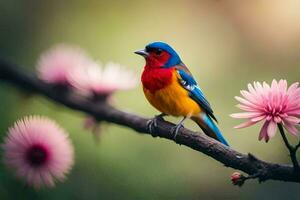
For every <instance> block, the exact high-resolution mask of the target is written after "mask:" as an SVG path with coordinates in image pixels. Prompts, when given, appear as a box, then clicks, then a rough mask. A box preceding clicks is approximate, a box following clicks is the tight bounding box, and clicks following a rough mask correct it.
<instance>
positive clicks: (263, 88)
mask: <svg viewBox="0 0 300 200" xmlns="http://www.w3.org/2000/svg"><path fill="white" fill-rule="evenodd" d="M248 90H249V91H246V90H242V91H241V94H242V96H243V98H242V97H235V98H236V100H238V101H239V102H240V104H238V105H237V107H238V108H240V109H242V110H244V111H246V112H243V113H236V114H232V115H231V116H232V117H234V118H245V119H248V121H246V122H245V123H242V124H240V125H238V126H236V127H235V128H244V127H248V126H251V125H253V124H256V123H257V122H259V121H264V124H263V126H262V128H261V131H260V134H259V140H261V139H263V138H264V139H265V141H266V142H267V141H268V140H269V139H270V138H272V137H273V136H274V135H275V133H276V130H277V124H278V123H282V124H283V126H284V127H285V128H286V129H287V130H288V131H289V132H290V133H291V134H292V135H294V136H297V135H298V134H299V131H298V130H297V128H296V126H297V125H298V124H299V123H300V119H299V117H300V88H299V83H298V82H297V83H294V84H292V85H291V86H290V87H289V88H288V87H287V81H286V80H280V81H279V82H277V81H276V80H273V81H272V84H271V86H269V85H268V84H267V83H265V82H263V84H261V83H259V82H254V83H253V86H252V85H251V84H248Z"/></svg>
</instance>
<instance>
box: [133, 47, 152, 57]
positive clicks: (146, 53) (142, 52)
mask: <svg viewBox="0 0 300 200" xmlns="http://www.w3.org/2000/svg"><path fill="white" fill-rule="evenodd" d="M134 53H135V54H138V55H140V56H143V57H145V58H146V57H147V56H149V53H148V52H146V50H145V49H142V50H138V51H135V52H134Z"/></svg>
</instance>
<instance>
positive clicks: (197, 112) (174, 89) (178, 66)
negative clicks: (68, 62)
mask: <svg viewBox="0 0 300 200" xmlns="http://www.w3.org/2000/svg"><path fill="white" fill-rule="evenodd" d="M135 53H136V54H138V55H141V56H143V57H144V58H145V60H146V65H145V67H144V71H143V73H142V77H141V80H142V84H143V90H144V94H145V96H146V98H147V99H148V101H149V102H150V104H151V105H152V106H154V107H155V108H156V109H157V110H159V111H160V112H161V114H160V115H157V116H155V117H154V118H153V119H151V120H150V121H149V123H148V126H149V130H150V132H151V133H152V132H153V130H154V128H155V126H156V124H157V120H159V119H162V117H163V116H166V115H171V116H176V117H180V116H181V117H183V119H182V120H181V121H180V122H179V123H178V124H177V125H176V126H175V127H174V128H173V130H172V132H173V133H174V139H175V138H176V136H177V134H178V131H179V129H180V128H181V127H183V123H184V121H185V120H186V119H188V118H190V119H192V120H193V121H195V122H196V123H197V124H198V125H199V126H200V128H201V129H202V130H203V132H204V133H205V134H207V135H208V136H210V137H212V138H214V139H216V140H218V141H220V142H221V143H223V144H225V145H227V146H228V143H227V142H226V140H225V138H224V137H223V136H222V133H221V131H220V130H219V129H218V127H217V126H216V125H215V123H214V122H213V120H212V119H214V120H215V121H217V120H216V118H215V116H214V114H213V110H212V109H211V106H210V104H209V103H208V101H207V100H206V98H205V96H204V94H203V92H202V90H201V89H200V87H199V86H198V84H197V82H196V81H195V79H194V78H193V76H192V74H191V72H190V71H189V70H188V68H187V67H186V66H185V65H184V63H183V62H182V61H181V59H180V57H179V56H178V54H177V53H176V51H175V50H174V49H173V48H172V47H171V46H169V45H168V44H166V43H164V42H153V43H150V44H148V45H147V46H146V48H145V49H143V50H139V51H136V52H135Z"/></svg>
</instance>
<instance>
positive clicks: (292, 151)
mask: <svg viewBox="0 0 300 200" xmlns="http://www.w3.org/2000/svg"><path fill="white" fill-rule="evenodd" d="M278 129H279V131H280V134H281V136H282V139H283V141H284V144H285V146H286V147H287V148H288V150H289V152H290V156H291V160H292V163H293V166H294V169H295V171H299V170H300V166H299V163H298V161H297V156H296V152H297V149H298V148H299V147H300V143H299V144H298V145H297V146H296V147H293V146H292V145H291V144H290V143H289V141H288V139H287V137H286V135H285V133H284V129H283V127H282V124H278Z"/></svg>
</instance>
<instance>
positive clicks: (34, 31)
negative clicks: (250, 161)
mask: <svg viewBox="0 0 300 200" xmlns="http://www.w3.org/2000/svg"><path fill="white" fill-rule="evenodd" d="M299 10H300V2H299V1H297V0H273V1H268V0H261V1H258V0H253V1H247V2H246V1H238V0H236V1H233V0H232V1H226V0H207V1H205V0H202V1H196V0H186V1H180V0H173V1H159V0H151V1H143V0H136V1H109V0H107V1H102V0H101V1H100V0H94V1H85V0H82V1H79V0H78V1H65V0H43V1H37V0H26V1H21V0H1V1H0V52H1V56H4V57H6V58H8V59H10V60H12V61H13V62H15V63H17V64H20V65H22V66H27V67H28V69H27V70H34V67H35V64H36V60H37V58H38V57H39V55H40V53H41V52H43V51H44V50H46V49H48V48H49V47H51V46H52V45H54V44H57V43H61V42H63V43H69V44H75V45H79V46H80V47H82V48H83V49H85V50H87V51H88V52H89V53H90V54H91V55H92V56H93V57H94V58H95V59H97V60H101V61H102V62H104V63H105V62H108V61H115V62H119V63H121V64H122V65H125V66H127V67H128V68H130V69H132V70H134V71H135V72H136V73H137V74H140V73H141V71H142V66H143V64H144V61H143V59H142V58H140V57H138V56H136V55H134V54H133V51H134V50H136V49H140V48H143V47H144V46H145V44H147V43H148V42H151V41H155V40H163V41H166V42H168V43H170V44H171V45H172V46H173V47H174V48H175V49H176V50H177V51H178V52H179V54H180V55H181V57H182V59H183V61H184V62H185V64H186V65H187V66H189V67H190V69H191V71H192V73H193V74H194V76H195V77H196V79H197V80H198V82H199V84H200V85H201V87H202V89H203V90H204V92H205V94H206V96H207V97H208V99H209V101H210V102H211V104H212V106H213V108H214V110H215V113H216V115H217V117H218V119H219V126H220V128H221V130H222V131H223V132H224V135H225V136H226V138H227V139H228V141H229V143H230V144H231V146H232V147H233V148H235V149H236V150H238V151H241V152H244V153H247V152H252V153H254V154H255V155H257V156H258V157H259V158H262V159H265V160H268V161H274V162H279V163H289V162H290V161H289V157H288V154H287V150H286V148H285V147H284V145H283V143H282V141H281V138H280V137H279V135H277V136H276V137H275V138H274V139H272V140H271V141H270V142H269V143H264V142H259V141H258V140H257V138H258V132H259V128H260V126H261V124H260V125H256V126H254V127H251V128H247V129H243V130H234V129H233V128H232V127H233V126H234V125H236V124H238V123H240V122H241V121H239V120H235V119H232V118H230V117H229V114H230V113H233V112H237V111H238V110H237V108H235V107H234V106H235V104H236V103H237V102H236V101H235V100H234V96H236V95H239V90H240V89H243V88H246V85H247V83H249V82H253V81H267V82H271V81H272V79H274V78H275V79H281V78H284V79H287V80H288V82H289V84H291V83H293V82H296V81H299V76H300V68H299V66H300V57H299V52H300V12H299ZM114 97H115V98H114V104H115V105H116V106H117V107H119V108H121V109H124V110H127V111H130V112H135V113H138V114H140V115H143V116H148V117H150V116H153V115H154V114H156V113H157V112H156V111H155V110H154V109H153V108H152V107H150V106H149V104H148V103H147V102H146V100H145V98H144V96H143V93H142V90H141V86H140V85H139V86H138V87H137V88H136V89H134V90H130V91H124V92H119V93H117V94H116V95H115V96H114ZM0 114H1V115H0V116H1V117H0V135H1V141H2V139H3V136H4V135H5V133H6V131H7V128H8V127H9V126H11V125H12V124H13V122H14V121H15V120H16V119H18V118H20V117H23V116H25V115H30V114H39V115H46V116H49V117H51V118H53V119H55V120H56V121H57V122H58V123H59V124H61V125H62V126H63V127H64V128H65V129H66V130H67V131H68V132H69V133H70V136H71V138H72V140H73V143H74V145H75V153H76V164H75V166H74V168H73V170H72V172H71V174H70V175H69V177H68V179H67V181H66V182H64V183H59V184H57V185H56V187H55V188H52V189H44V190H40V191H38V192H37V191H34V190H32V189H30V188H27V187H25V186H24V184H23V183H22V182H20V181H18V180H16V179H15V178H14V176H13V174H12V173H11V172H9V171H8V170H7V169H6V168H5V167H4V166H3V164H2V163H1V164H0V199H3V200H4V199H31V200H32V199H90V200H92V199H283V198H285V199H299V195H300V192H299V189H300V185H299V184H295V183H284V182H275V181H268V182H266V183H263V184H259V183H258V182H257V181H248V182H247V183H246V184H245V185H244V186H243V187H242V188H238V187H236V186H232V184H231V182H230V175H231V173H232V172H234V171H235V170H233V169H230V168H226V167H224V166H222V165H221V164H220V163H219V162H216V161H215V160H213V159H211V158H209V157H207V156H205V155H203V154H201V153H199V152H195V151H193V150H191V149H189V148H187V147H184V146H179V145H177V144H175V143H173V142H171V141H167V140H164V139H159V138H155V139H154V138H152V137H151V136H150V137H149V136H141V135H139V134H136V133H135V132H133V131H132V130H130V129H128V128H124V127H119V126H116V125H113V124H111V125H108V124H105V125H104V127H103V131H102V135H101V138H100V141H99V142H96V141H95V139H94V137H93V135H92V134H91V132H89V131H87V130H85V129H84V128H83V126H82V121H83V120H84V118H85V115H84V114H82V113H79V112H76V111H73V110H69V109H67V108H65V107H63V106H61V105H58V104H55V103H53V102H51V101H48V100H47V99H45V98H43V97H40V96H32V97H30V96H28V95H26V94H24V93H22V92H20V91H17V90H16V89H15V88H13V87H11V86H10V85H7V84H4V83H3V82H1V83H0ZM169 120H171V121H174V120H176V119H173V118H169ZM187 127H189V128H191V129H194V130H197V129H198V128H197V127H196V126H195V125H194V124H193V123H188V124H187ZM290 139H291V140H292V142H296V140H295V139H294V138H290Z"/></svg>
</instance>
